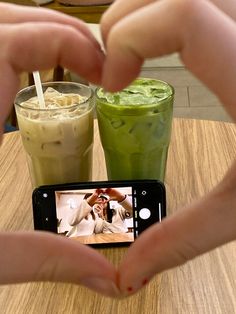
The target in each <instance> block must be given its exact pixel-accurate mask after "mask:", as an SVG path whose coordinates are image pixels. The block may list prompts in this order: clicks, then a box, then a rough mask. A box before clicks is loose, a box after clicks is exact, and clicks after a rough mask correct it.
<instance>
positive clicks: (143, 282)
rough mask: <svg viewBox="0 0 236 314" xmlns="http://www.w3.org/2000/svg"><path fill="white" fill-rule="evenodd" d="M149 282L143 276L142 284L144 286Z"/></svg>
mask: <svg viewBox="0 0 236 314" xmlns="http://www.w3.org/2000/svg"><path fill="white" fill-rule="evenodd" d="M148 282H149V279H148V278H144V279H143V281H142V286H145V285H146V284H147V283H148Z"/></svg>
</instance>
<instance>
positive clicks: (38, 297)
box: [0, 119, 236, 314]
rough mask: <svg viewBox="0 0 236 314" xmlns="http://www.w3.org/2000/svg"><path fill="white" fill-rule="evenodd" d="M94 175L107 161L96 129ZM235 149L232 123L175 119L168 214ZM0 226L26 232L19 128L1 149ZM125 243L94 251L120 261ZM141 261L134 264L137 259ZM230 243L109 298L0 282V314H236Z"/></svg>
mask: <svg viewBox="0 0 236 314" xmlns="http://www.w3.org/2000/svg"><path fill="white" fill-rule="evenodd" d="M94 151H95V152H96V153H95V154H94V165H93V167H94V168H93V169H94V177H93V179H94V180H104V179H106V175H105V163H104V156H103V152H102V149H101V145H100V141H99V135H98V130H97V126H96V128H95V145H94ZM235 153H236V127H235V125H234V124H230V123H224V122H214V121H201V120H190V119H189V120H185V119H174V122H173V132H172V140H171V145H170V149H169V155H168V165H167V173H166V181H165V185H166V188H167V209H168V214H169V215H170V214H171V212H173V211H175V210H177V208H179V207H181V205H183V204H186V203H189V202H191V201H192V200H193V199H195V198H197V197H199V196H200V195H203V194H204V193H206V192H208V191H209V190H210V189H211V188H212V187H213V186H214V185H215V184H216V183H217V182H219V180H221V178H222V177H223V175H224V173H225V171H226V169H227V168H228V167H229V166H230V164H231V163H232V161H233V159H234V157H235ZM0 167H1V171H0V199H1V206H0V215H1V219H0V230H2V231H3V230H5V231H15V230H32V229H33V223H32V208H31V185H30V180H29V174H28V170H27V166H26V159H25V155H24V153H23V149H22V144H21V141H20V136H19V134H18V132H13V133H10V134H6V135H5V136H4V140H3V143H2V146H1V149H0ZM126 250H127V248H109V249H100V251H101V253H102V254H104V255H105V256H107V258H108V259H110V260H111V261H112V262H113V263H114V264H118V263H119V262H120V260H121V259H122V257H123V255H124V253H125V252H126ZM138 262H139V261H137V263H138ZM235 291H236V243H235V242H232V243H230V244H227V245H224V246H223V247H221V248H218V249H216V250H214V251H212V252H210V253H207V254H205V255H203V256H201V257H198V258H196V259H194V260H193V261H190V262H188V263H187V264H185V265H183V266H181V267H178V268H175V269H172V270H169V271H166V272H164V273H162V274H159V275H157V276H156V277H155V278H154V279H153V280H152V281H151V283H150V284H149V285H148V286H147V287H145V288H144V289H143V290H142V291H140V292H139V293H137V294H136V295H134V296H132V297H130V298H127V299H123V300H113V299H110V298H106V297H103V296H101V295H99V294H96V293H94V292H92V291H90V290H88V289H87V288H84V287H80V286H77V285H72V284H63V283H27V284H17V285H5V286H1V287H0V312H1V313H7V314H8V313H9V314H12V313H27V314H28V313H50V314H51V313H57V314H58V313H82V314H91V313H103V314H110V313H112V314H118V313H120V314H123V313H128V314H129V313H131V314H132V313H135V314H136V313H148V314H152V313H153V314H156V313H165V314H169V313H174V314H176V313H181V314H183V313H187V314H190V313H201V314H202V313H207V314H208V313H214V314H215V313H216V314H217V313H219V314H220V313H227V314H228V313H235V310H236V297H235V295H236V294H235Z"/></svg>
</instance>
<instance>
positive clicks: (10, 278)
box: [0, 232, 118, 296]
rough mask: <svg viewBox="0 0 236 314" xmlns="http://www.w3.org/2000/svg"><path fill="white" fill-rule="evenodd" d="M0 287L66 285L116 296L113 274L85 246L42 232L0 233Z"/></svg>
mask: <svg viewBox="0 0 236 314" xmlns="http://www.w3.org/2000/svg"><path fill="white" fill-rule="evenodd" d="M0 250H1V252H4V253H3V254H1V255H0V265H1V268H0V284H9V283H20V282H30V281H53V282H70V283H75V284H81V285H85V286H87V287H88V288H91V289H93V290H95V291H97V292H100V293H103V294H105V295H108V296H117V295H118V289H117V288H116V271H115V269H114V267H113V266H112V265H111V264H110V263H109V262H108V261H107V260H106V259H105V257H103V256H102V255H100V254H99V253H97V252H96V251H95V250H93V249H91V248H89V247H88V246H85V245H82V244H79V243H78V242H76V241H73V240H71V239H67V238H63V237H62V236H56V235H52V234H49V233H46V232H18V233H1V234H0Z"/></svg>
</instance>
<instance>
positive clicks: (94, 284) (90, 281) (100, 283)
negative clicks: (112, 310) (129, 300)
mask: <svg viewBox="0 0 236 314" xmlns="http://www.w3.org/2000/svg"><path fill="white" fill-rule="evenodd" d="M80 283H81V284H82V285H84V286H85V287H87V288H89V289H92V290H95V291H96V292H99V293H102V294H105V295H107V296H109V297H118V296H119V295H120V290H119V289H118V287H117V286H116V285H115V283H114V282H113V281H110V280H107V279H102V278H95V277H94V278H83V279H81V280H80Z"/></svg>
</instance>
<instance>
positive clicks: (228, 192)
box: [119, 164, 236, 295]
mask: <svg viewBox="0 0 236 314" xmlns="http://www.w3.org/2000/svg"><path fill="white" fill-rule="evenodd" d="M235 170H236V164H235V165H234V167H233V169H231V173H230V172H229V173H228V175H227V176H226V177H225V179H224V180H223V181H222V182H221V184H220V185H219V186H218V187H216V188H215V189H214V190H213V191H212V192H211V193H209V194H208V195H207V196H205V197H204V198H202V199H201V200H199V201H197V202H195V203H193V204H192V205H190V206H188V207H186V208H184V209H182V210H180V211H178V212H177V213H176V214H175V215H173V216H171V217H169V218H166V219H165V220H163V221H162V222H161V223H159V224H155V225H153V226H152V227H151V228H150V229H148V230H146V231H145V232H144V233H142V235H141V236H140V237H139V238H138V239H137V240H136V241H135V242H134V244H133V245H132V246H131V247H130V249H129V250H128V253H127V255H126V257H125V259H124V261H123V263H122V264H121V266H120V269H119V273H120V289H121V292H122V293H123V294H125V295H126V294H131V293H134V292H136V291H137V290H138V289H140V288H141V287H142V286H143V285H144V284H146V283H147V282H148V281H149V280H150V279H151V277H152V276H154V275H155V274H157V273H160V272H162V271H164V270H166V269H169V268H172V267H175V266H178V265H181V264H183V263H185V262H187V261H188V260H190V259H193V258H194V257H196V256H198V255H200V254H203V253H205V252H207V251H209V250H211V249H214V248H215V247H217V246H219V245H222V244H224V243H226V242H229V241H232V240H234V239H235V238H236V229H235V221H236V210H235V208H236V193H235V190H236V175H235V173H236V171H235ZM137 261H138V263H137ZM130 265H132V267H130Z"/></svg>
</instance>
